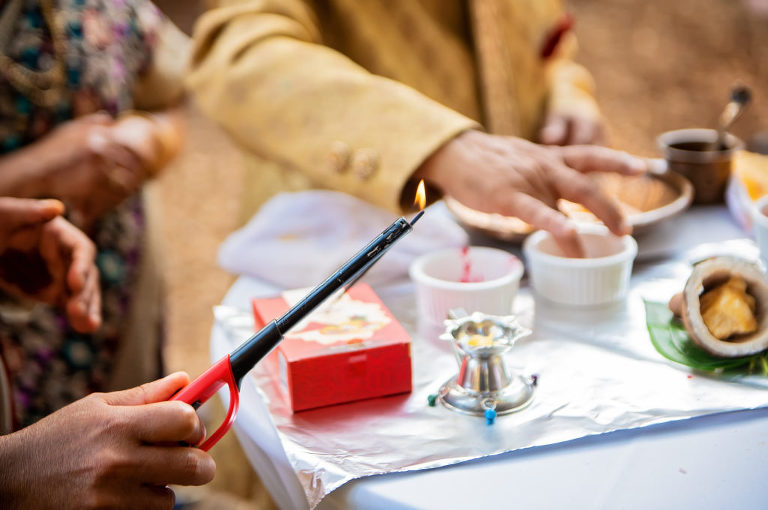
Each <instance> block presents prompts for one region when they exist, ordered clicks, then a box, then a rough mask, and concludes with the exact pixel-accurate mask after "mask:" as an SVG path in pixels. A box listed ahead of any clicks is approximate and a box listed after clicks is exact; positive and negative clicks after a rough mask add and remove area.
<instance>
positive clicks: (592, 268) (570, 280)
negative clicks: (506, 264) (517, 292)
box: [523, 227, 637, 306]
mask: <svg viewBox="0 0 768 510" xmlns="http://www.w3.org/2000/svg"><path fill="white" fill-rule="evenodd" d="M579 235H580V236H581V238H582V240H583V243H584V248H585V250H586V257H585V258H573V257H566V256H565V255H564V254H563V252H562V250H560V247H559V246H558V245H557V243H556V242H555V239H554V238H553V237H552V235H551V234H550V233H549V232H545V231H543V230H541V231H538V232H536V233H534V234H532V235H531V236H529V237H528V239H526V240H525V243H524V244H523V253H524V254H525V260H526V263H527V265H528V272H529V275H530V278H531V285H532V286H533V289H534V290H535V291H536V293H537V294H539V295H540V296H542V297H544V298H546V299H548V300H550V301H553V302H555V303H559V304H563V305H573V306H591V305H602V304H607V303H612V302H615V301H619V300H621V299H623V298H624V297H625V296H626V295H627V291H628V290H629V277H630V275H631V274H632V262H633V261H634V259H635V256H636V255H637V243H636V242H635V240H634V239H633V238H632V237H631V236H624V237H616V236H614V235H613V234H611V233H610V232H609V231H608V229H606V228H604V227H590V228H586V227H584V228H582V229H580V231H579Z"/></svg>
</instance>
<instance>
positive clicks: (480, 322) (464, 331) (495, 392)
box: [437, 310, 536, 424]
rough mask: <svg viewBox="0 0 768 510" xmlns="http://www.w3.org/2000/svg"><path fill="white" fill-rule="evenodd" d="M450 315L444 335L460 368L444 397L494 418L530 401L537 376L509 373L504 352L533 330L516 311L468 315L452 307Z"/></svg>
mask: <svg viewBox="0 0 768 510" xmlns="http://www.w3.org/2000/svg"><path fill="white" fill-rule="evenodd" d="M451 316H452V317H454V318H452V319H448V320H446V321H445V333H443V334H442V335H441V336H440V339H441V340H447V341H450V342H451V344H452V345H453V349H454V353H455V354H456V359H457V361H458V363H459V373H458V374H457V375H456V376H454V377H451V378H450V379H449V380H448V381H446V382H445V384H443V386H442V387H441V388H440V391H439V392H438V395H437V397H438V399H439V400H440V402H441V403H442V404H443V405H444V406H445V407H447V408H448V409H451V410H453V411H457V412H460V413H465V414H470V415H474V416H485V418H486V420H487V421H488V423H489V424H491V423H493V421H494V419H495V418H496V416H497V415H503V414H508V413H512V412H515V411H519V410H521V409H524V408H525V407H526V406H527V405H528V404H530V402H531V400H532V398H533V392H534V387H535V386H536V378H535V377H522V376H519V375H515V374H509V372H508V371H507V367H506V365H505V363H504V359H503V354H504V353H506V352H507V351H509V350H510V349H511V348H512V346H513V345H514V344H515V342H517V341H518V340H519V339H521V338H523V337H526V336H528V335H530V334H531V331H530V330H529V329H527V328H524V327H522V326H520V325H519V324H518V323H517V319H516V318H515V317H514V316H495V315H486V314H483V313H479V312H475V313H473V314H472V315H469V316H467V315H466V313H464V312H463V311H461V310H455V311H451Z"/></svg>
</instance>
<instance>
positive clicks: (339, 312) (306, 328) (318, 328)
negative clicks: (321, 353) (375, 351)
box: [287, 294, 392, 345]
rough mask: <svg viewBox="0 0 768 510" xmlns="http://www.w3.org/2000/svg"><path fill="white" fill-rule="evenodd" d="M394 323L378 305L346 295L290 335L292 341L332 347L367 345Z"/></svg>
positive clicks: (310, 317) (314, 314) (317, 313)
mask: <svg viewBox="0 0 768 510" xmlns="http://www.w3.org/2000/svg"><path fill="white" fill-rule="evenodd" d="M390 322H392V320H391V319H390V317H388V316H387V314H386V312H385V311H384V310H383V309H382V307H381V306H380V305H379V304H378V303H369V302H365V301H360V300H358V299H354V298H352V297H351V296H350V295H349V294H344V295H343V296H341V297H340V298H339V299H338V300H336V301H335V302H334V303H333V304H332V305H331V306H329V307H327V308H323V309H319V310H317V311H316V312H314V313H312V314H311V315H310V316H309V317H308V318H307V320H306V321H305V322H304V323H302V324H299V325H298V326H297V328H296V329H294V330H291V331H290V333H288V335H287V336H288V337H290V338H298V339H300V340H305V341H310V342H317V343H320V344H323V345H332V344H336V343H339V342H351V341H353V340H355V341H360V342H362V341H365V340H368V339H369V338H372V337H373V336H374V335H375V334H376V332H377V331H379V330H380V329H382V328H384V327H385V326H386V325H387V324H389V323H390Z"/></svg>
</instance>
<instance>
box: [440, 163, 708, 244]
mask: <svg viewBox="0 0 768 510" xmlns="http://www.w3.org/2000/svg"><path fill="white" fill-rule="evenodd" d="M653 163H654V165H652V166H654V168H655V167H659V166H663V165H664V161H663V160H653ZM590 178H592V179H593V180H594V181H595V185H596V186H599V187H600V188H601V189H602V190H603V191H604V192H605V193H607V194H609V195H611V196H613V197H615V198H616V199H617V200H618V202H619V206H620V207H621V208H622V209H623V210H624V213H625V214H626V215H627V219H628V221H629V223H630V225H632V227H633V235H642V234H643V233H644V232H646V231H648V230H650V229H651V228H652V227H654V226H655V225H657V224H659V223H661V222H663V221H666V220H668V219H669V218H672V217H673V216H675V215H677V214H680V213H681V212H683V211H685V210H686V209H687V208H688V207H689V206H690V205H691V202H692V200H693V186H692V185H691V183H690V181H688V179H686V178H685V177H683V176H682V175H680V174H677V173H675V172H671V171H663V170H662V169H655V170H653V171H651V172H649V173H647V174H644V175H641V176H625V175H619V174H609V173H599V174H598V173H595V174H591V175H590ZM445 204H446V206H447V207H448V209H449V210H450V211H451V212H452V213H453V214H454V215H455V216H456V218H457V219H458V220H459V222H460V223H461V224H462V225H464V226H465V227H467V228H469V229H470V230H475V231H479V232H481V233H483V234H485V235H488V236H490V237H494V238H496V239H500V240H503V241H509V242H521V241H522V240H523V239H525V238H526V237H527V236H528V234H530V233H531V232H533V230H534V229H533V228H532V227H531V226H530V225H528V224H527V223H525V222H524V221H522V220H521V219H519V218H515V217H512V216H502V215H500V214H491V213H485V212H481V211H477V210H475V209H472V208H470V207H467V206H465V205H464V204H462V203H461V202H458V201H457V200H455V199H453V198H451V197H446V198H445ZM558 207H559V208H560V210H561V211H563V212H564V213H565V214H566V215H567V216H569V217H571V218H573V219H574V220H576V221H578V222H583V223H599V221H598V220H597V218H596V217H595V216H594V215H593V214H592V213H590V212H589V211H587V210H586V209H584V208H583V207H582V206H580V205H578V204H574V203H573V202H568V201H565V200H561V201H560V202H559V204H558Z"/></svg>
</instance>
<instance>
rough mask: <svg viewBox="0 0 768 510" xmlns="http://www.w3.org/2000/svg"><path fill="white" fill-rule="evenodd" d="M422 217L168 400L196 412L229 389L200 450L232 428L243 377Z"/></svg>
mask: <svg viewBox="0 0 768 510" xmlns="http://www.w3.org/2000/svg"><path fill="white" fill-rule="evenodd" d="M422 214H424V211H420V212H419V213H418V214H417V215H416V216H414V218H413V219H412V220H411V222H410V223H409V222H408V221H407V220H406V219H405V218H400V219H398V220H397V221H395V222H394V223H392V225H390V226H389V227H387V229H386V230H384V231H383V232H382V233H381V234H379V235H378V236H376V238H375V239H374V240H373V241H371V242H370V243H369V244H368V245H367V246H366V247H365V248H363V249H362V250H360V252H359V253H358V254H357V255H355V256H354V257H352V258H351V259H349V261H347V263H346V264H344V265H343V266H341V267H340V268H339V269H338V270H337V271H336V272H335V273H333V274H332V275H331V276H330V277H329V278H328V279H327V280H325V281H324V282H323V283H321V284H320V285H318V286H317V287H316V288H315V289H314V290H312V291H311V292H310V293H309V294H307V296H306V297H305V298H304V299H302V300H301V301H299V302H298V303H297V304H296V305H295V306H294V307H293V308H291V309H290V310H288V311H287V312H286V313H285V315H283V316H282V317H280V318H279V319H277V320H274V321H272V322H270V323H269V324H267V325H266V326H264V327H263V328H262V329H261V330H259V331H258V332H257V333H256V334H255V335H253V336H252V337H250V338H249V339H248V340H246V341H245V342H244V343H243V344H241V345H240V346H239V347H238V348H237V349H235V350H234V351H233V352H232V353H230V354H227V355H226V356H224V357H223V358H221V359H220V360H219V361H217V362H216V363H215V364H213V365H212V366H211V367H210V368H209V369H208V370H206V371H205V372H203V373H202V374H201V375H200V376H199V377H198V378H197V379H195V380H194V381H192V382H190V383H189V384H188V385H187V386H185V387H184V388H182V389H181V390H180V391H179V392H178V393H176V395H174V396H173V397H172V398H171V400H181V401H183V402H186V403H188V404H191V405H192V406H193V407H194V408H195V409H197V408H198V407H200V406H201V405H203V404H204V403H205V402H206V401H207V400H208V399H209V398H211V396H213V394H214V393H216V392H217V391H218V390H219V388H221V387H222V386H224V385H225V384H226V385H227V386H228V387H229V409H228V410H227V416H226V418H224V421H223V422H222V424H221V426H219V428H218V429H216V431H215V432H214V433H213V434H211V435H210V436H209V437H208V438H207V439H205V441H203V442H202V443H201V444H200V449H202V450H205V451H207V450H208V449H210V448H211V447H212V446H213V445H214V444H216V443H217V442H218V440H219V439H221V437H222V436H223V435H224V434H225V433H226V432H227V431H228V430H229V428H230V427H231V426H232V422H233V421H234V420H235V415H236V414H237V409H238V406H239V404H240V396H239V391H240V382H241V381H242V380H243V377H245V374H247V373H248V371H249V370H251V368H253V367H254V366H255V365H256V363H258V362H259V360H261V359H262V358H264V356H266V355H267V354H269V352H270V351H271V350H272V349H273V348H274V347H275V346H276V345H277V344H278V343H280V341H281V340H282V339H283V335H284V334H285V333H287V332H288V330H290V329H291V328H292V327H293V326H295V325H296V324H297V323H299V321H301V320H302V319H303V318H304V317H306V316H307V315H309V314H310V313H311V312H312V311H313V310H314V309H315V308H317V307H318V306H319V305H320V304H321V303H323V301H325V300H326V299H328V298H329V297H330V296H331V295H333V294H334V293H335V292H336V291H338V290H339V289H342V288H345V287H348V286H350V285H352V284H353V283H354V282H355V281H356V280H357V279H358V278H359V277H360V276H361V275H362V274H363V273H365V272H366V271H367V270H368V269H369V268H370V267H371V266H373V264H375V263H376V261H378V260H379V259H380V258H381V256H382V255H384V253H386V251H387V250H388V249H389V248H391V247H392V245H393V244H395V243H396V242H397V241H398V240H399V239H400V238H402V237H403V236H404V235H405V234H407V233H408V232H410V231H411V230H412V229H413V225H414V224H415V223H416V222H417V221H418V220H419V218H421V216H422Z"/></svg>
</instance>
